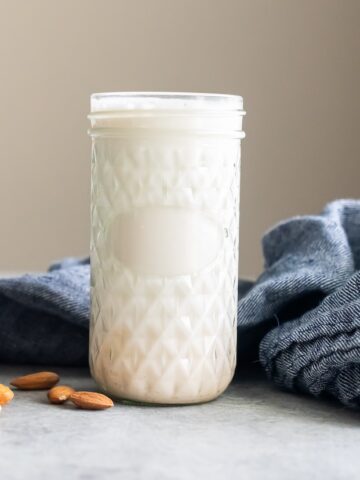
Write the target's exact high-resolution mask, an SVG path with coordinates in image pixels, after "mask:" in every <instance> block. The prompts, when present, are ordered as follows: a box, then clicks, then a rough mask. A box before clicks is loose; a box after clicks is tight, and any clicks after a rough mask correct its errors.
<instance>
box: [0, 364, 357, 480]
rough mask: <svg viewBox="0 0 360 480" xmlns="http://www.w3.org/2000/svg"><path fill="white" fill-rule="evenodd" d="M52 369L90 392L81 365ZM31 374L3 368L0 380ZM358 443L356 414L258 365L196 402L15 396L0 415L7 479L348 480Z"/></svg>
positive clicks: (90, 385)
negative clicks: (86, 403)
mask: <svg viewBox="0 0 360 480" xmlns="http://www.w3.org/2000/svg"><path fill="white" fill-rule="evenodd" d="M35 370H39V369H38V368H37V369H35ZM54 370H56V371H58V373H60V375H61V377H62V378H61V383H63V384H64V383H66V384H70V385H72V386H74V387H75V388H78V389H81V390H86V389H88V390H94V389H95V388H96V387H95V385H94V383H93V381H92V380H91V378H90V376H89V373H88V371H87V370H81V369H70V368H69V369H54ZM31 371H34V369H31V368H29V367H5V366H0V383H5V384H6V383H8V382H9V380H10V378H12V377H14V376H17V375H22V374H24V373H30V372H31ZM359 445H360V414H359V413H356V412H352V411H349V410H346V409H344V408H342V407H341V406H339V405H337V404H334V403H331V402H324V401H317V400H314V399H312V398H307V397H300V396H295V395H292V394H289V393H284V392H281V391H279V390H276V389H275V388H274V387H273V386H272V385H271V384H270V383H268V382H267V381H266V380H265V379H264V377H263V375H262V374H261V373H260V372H258V371H252V372H247V373H243V374H241V375H240V379H238V380H235V381H234V382H233V383H232V385H231V386H230V387H229V389H228V390H227V392H226V393H225V394H224V395H222V396H221V397H220V398H219V399H218V400H216V401H214V402H212V403H208V404H203V405H198V406H186V407H151V406H133V405H125V404H121V403H118V404H116V405H115V407H114V408H112V409H110V410H106V411H99V412H89V411H83V410H78V409H76V408H75V407H73V406H71V405H64V406H54V405H50V404H49V403H48V401H47V398H46V392H16V395H15V399H14V400H13V402H12V403H11V404H10V405H8V406H5V407H3V409H2V411H1V412H0V460H1V478H4V479H6V480H13V479H14V480H15V479H16V480H25V479H26V480H33V479H34V480H35V479H37V480H42V479H46V480H58V479H59V480H60V479H61V480H63V479H83V480H92V479H94V480H95V479H96V480H102V479H104V480H106V479H120V478H121V479H124V480H133V479H146V480H153V479H154V480H163V479H166V480H172V479H174V480H175V479H179V480H185V479H186V480H193V479H194V480H195V479H197V480H202V479H206V480H212V479H214V480H215V479H224V480H227V479H229V480H230V479H233V478H234V479H235V478H236V479H243V480H255V479H256V480H258V479H259V480H260V479H274V480H275V479H276V480H281V479H287V480H290V479H291V480H294V479H311V480H313V479H314V480H316V479H319V480H320V479H321V480H323V479H326V480H328V479H346V480H351V479H358V478H359V477H360V473H359V470H360V455H358V454H357V452H358V451H359V448H360V447H359Z"/></svg>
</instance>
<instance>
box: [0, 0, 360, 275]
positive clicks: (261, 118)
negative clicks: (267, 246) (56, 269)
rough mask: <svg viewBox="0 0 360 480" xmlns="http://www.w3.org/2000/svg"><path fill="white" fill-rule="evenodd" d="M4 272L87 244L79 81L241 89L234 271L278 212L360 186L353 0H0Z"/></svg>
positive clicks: (126, 86)
mask: <svg viewBox="0 0 360 480" xmlns="http://www.w3.org/2000/svg"><path fill="white" fill-rule="evenodd" d="M0 6H1V10H0V11H1V14H0V59H1V64H0V69H1V70H0V106H1V114H0V147H1V160H0V161H1V171H0V219H1V234H0V270H5V271H16V270H21V271H23V270H34V269H35V270H36V269H43V268H45V267H46V265H47V264H48V262H49V261H51V260H52V259H54V258H59V257H62V256H64V255H82V254H86V253H87V251H88V237H89V235H88V232H89V214H88V212H89V160H90V141H89V139H88V137H87V134H86V129H87V127H88V125H87V120H86V114H87V113H88V109H89V95H90V93H92V92H96V91H114V90H166V91H171V90H173V91H205V92H226V93H236V94H241V95H243V96H244V99H245V106H246V110H247V112H248V116H247V117H246V122H245V130H246V133H247V138H246V140H245V142H244V148H243V169H242V192H241V201H242V206H241V252H240V255H241V269H240V271H241V273H242V274H243V275H255V274H257V273H258V272H259V271H260V269H261V263H262V260H261V248H260V238H261V235H262V233H263V231H264V230H265V229H267V228H268V227H269V226H271V225H272V224H273V223H274V222H276V221H278V220H280V219H282V218H284V217H286V216H289V215H294V214H302V213H307V212H317V211H319V210H320V209H321V208H322V206H323V204H324V203H325V202H327V201H329V200H331V199H334V198H337V197H357V196H359V193H360V185H359V184H360V181H359V177H360V175H359V174H360V155H359V153H360V139H359V137H360V135H359V116H360V115H359V112H360V93H359V88H360V62H359V48H360V36H359V23H360V2H359V1H358V0H353V1H352V0H337V1H335V0H301V1H299V0H176V1H175V0H62V1H61V2H59V1H58V0H23V1H19V0H0Z"/></svg>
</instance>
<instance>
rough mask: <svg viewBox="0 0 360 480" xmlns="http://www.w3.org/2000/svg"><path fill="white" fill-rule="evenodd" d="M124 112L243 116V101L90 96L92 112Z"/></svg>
mask: <svg viewBox="0 0 360 480" xmlns="http://www.w3.org/2000/svg"><path fill="white" fill-rule="evenodd" d="M124 110H166V111H169V110H171V111H173V110H176V111H183V110H197V111H213V112H214V111H215V112H216V111H218V112H219V111H232V112H237V113H238V114H240V115H244V114H245V112H243V98H242V97H240V96H238V95H223V94H216V93H177V92H175V93H174V92H107V93H94V94H92V95H91V112H118V111H124Z"/></svg>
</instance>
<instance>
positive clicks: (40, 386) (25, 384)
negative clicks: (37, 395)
mask: <svg viewBox="0 0 360 480" xmlns="http://www.w3.org/2000/svg"><path fill="white" fill-rule="evenodd" d="M59 379H60V377H59V375H58V374H57V373H54V372H37V373H31V374H30V375H24V376H23V377H17V378H14V379H13V380H11V382H10V384H11V385H13V386H14V387H17V388H19V389H20V390H47V389H49V388H51V387H53V386H54V385H55V384H56V383H58V381H59Z"/></svg>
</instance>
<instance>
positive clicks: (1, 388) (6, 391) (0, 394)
mask: <svg viewBox="0 0 360 480" xmlns="http://www.w3.org/2000/svg"><path fill="white" fill-rule="evenodd" d="M13 398H14V392H13V391H12V390H10V388H9V387H7V386H6V385H2V384H1V383H0V405H6V404H7V403H9V402H11V400H12V399H13Z"/></svg>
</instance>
